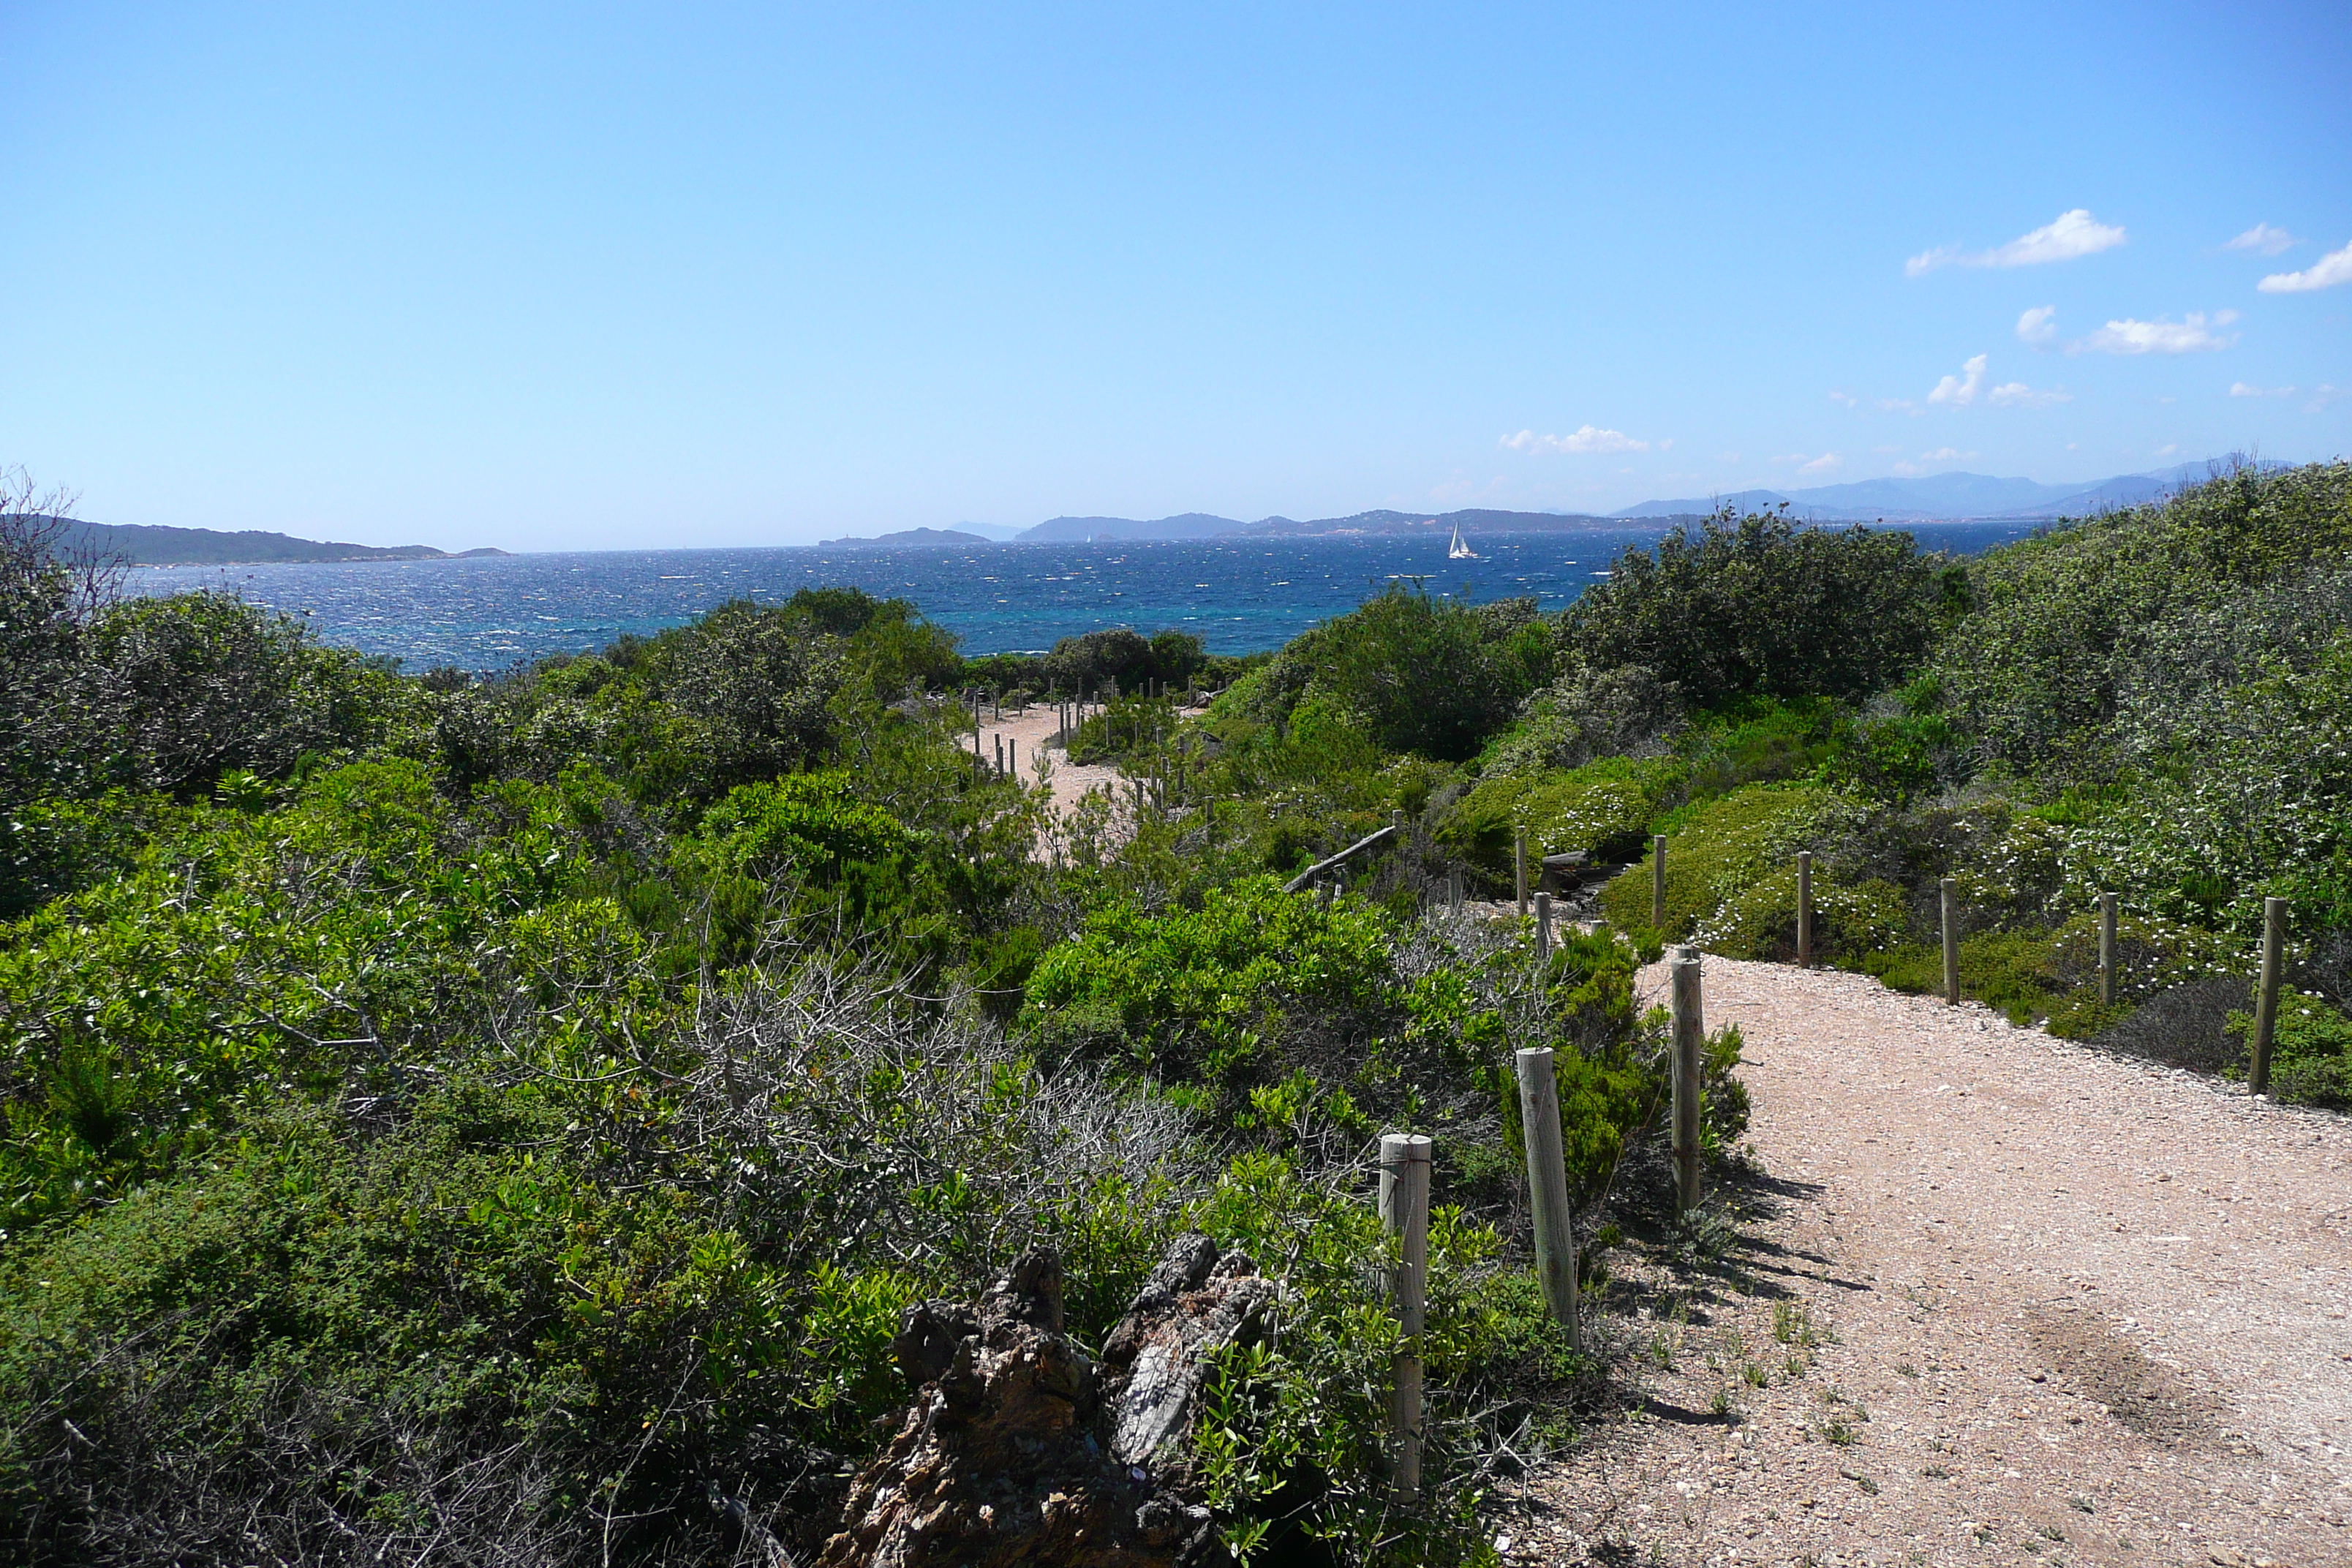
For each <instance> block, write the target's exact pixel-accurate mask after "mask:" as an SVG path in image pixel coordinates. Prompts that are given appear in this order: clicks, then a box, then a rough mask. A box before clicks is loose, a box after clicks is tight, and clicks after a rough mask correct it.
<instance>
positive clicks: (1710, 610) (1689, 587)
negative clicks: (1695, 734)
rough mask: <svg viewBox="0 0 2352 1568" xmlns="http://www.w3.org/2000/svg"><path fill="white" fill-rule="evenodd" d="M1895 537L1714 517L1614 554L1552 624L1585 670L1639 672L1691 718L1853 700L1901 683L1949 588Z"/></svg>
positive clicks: (1928, 560)
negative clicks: (1750, 701) (1726, 707)
mask: <svg viewBox="0 0 2352 1568" xmlns="http://www.w3.org/2000/svg"><path fill="white" fill-rule="evenodd" d="M1945 570H1946V568H1944V567H1942V566H1941V565H1940V564H1939V563H1938V562H1937V560H1935V559H1934V558H1932V557H1927V556H1923V555H1921V554H1919V553H1918V551H1917V548H1916V544H1915V543H1914V542H1913V540H1912V537H1911V535H1909V534H1907V533H1893V532H1874V531H1871V530H1868V529H1864V528H1853V529H1848V530H1843V531H1835V530H1829V529H1799V528H1798V527H1797V526H1796V525H1795V524H1793V523H1791V522H1790V521H1788V520H1787V519H1786V518H1785V517H1779V516H1769V517H1768V516H1759V515H1750V516H1748V517H1743V518H1739V519H1738V520H1736V521H1735V520H1734V519H1733V517H1732V516H1731V514H1730V512H1729V511H1728V510H1727V511H1725V512H1723V513H1721V514H1719V515H1718V516H1717V517H1714V518H1710V519H1708V520H1707V521H1706V523H1705V524H1704V525H1703V526H1702V527H1700V528H1697V529H1694V530H1689V531H1683V532H1676V533H1670V534H1668V535H1667V536H1666V537H1665V538H1664V539H1663V540H1661V541H1659V542H1658V544H1657V546H1656V548H1655V550H1654V551H1652V550H1644V549H1641V548H1638V547H1635V548H1630V549H1628V550H1627V551H1626V552H1624V553H1623V554H1622V555H1621V556H1619V557H1618V559H1617V561H1616V562H1615V563H1614V570H1613V571H1612V574H1611V576H1610V578H1609V580H1608V581H1607V582H1605V583H1601V584H1595V585H1593V586H1592V587H1590V588H1587V589H1586V590H1585V591H1584V593H1583V594H1582V595H1580V596H1579V597H1578V599H1577V601H1576V602H1575V603H1574V604H1573V605H1570V606H1569V609H1568V612H1567V615H1566V616H1565V627H1566V636H1567V637H1568V640H1569V643H1570V647H1573V648H1574V649H1575V650H1576V651H1577V653H1578V654H1579V655H1580V656H1581V658H1583V660H1584V662H1585V663H1586V664H1587V665H1589V666H1591V668H1596V669H1607V668H1614V667H1617V666H1620V665H1640V666H1643V667H1644V668H1648V669H1651V670H1654V671H1655V672H1656V673H1657V676H1658V678H1659V679H1662V680H1665V681H1670V682H1672V683H1673V684H1674V685H1675V687H1677V688H1679V689H1680V690H1681V692H1682V694H1683V697H1684V698H1685V700H1687V701H1689V702H1691V703H1693V704H1695V705H1696V706H1699V707H1703V708H1711V707H1715V706H1717V705H1718V704H1721V703H1724V702H1727V701H1730V700H1737V699H1739V698H1743V697H1777V698H1782V699H1800V698H1818V697H1833V698H1844V699H1848V700H1852V699H1855V698H1860V697H1865V696H1868V695H1869V694H1870V693H1871V692H1873V691H1876V690H1878V689H1881V688H1883V687H1885V686H1887V685H1890V684H1892V683H1893V682H1895V680H1898V679H1902V678H1903V677H1904V676H1905V675H1906V674H1907V673H1909V671H1910V670H1911V669H1912V668H1913V667H1914V666H1916V664H1917V663H1918V662H1919V660H1920V659H1921V658H1923V657H1924V656H1925V655H1926V653H1927V648H1928V645H1929V642H1930V639H1931V637H1933V635H1934V632H1935V627H1936V623H1937V612H1938V609H1939V607H1940V606H1941V605H1942V604H1943V602H1944V600H1945V598H1946V597H1947V595H1949V594H1950V593H1952V592H1953V591H1954V585H1951V584H1947V583H1946V581H1945V580H1944V576H1943V573H1944V571H1945Z"/></svg>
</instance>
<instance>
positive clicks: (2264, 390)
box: [2230, 381, 2295, 397]
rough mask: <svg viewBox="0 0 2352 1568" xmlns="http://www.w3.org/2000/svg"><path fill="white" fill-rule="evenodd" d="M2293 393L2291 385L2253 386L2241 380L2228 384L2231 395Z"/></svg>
mask: <svg viewBox="0 0 2352 1568" xmlns="http://www.w3.org/2000/svg"><path fill="white" fill-rule="evenodd" d="M2294 393H2295V389H2294V387H2292V386H2254V385H2251V384H2248V383H2246V382H2242V381H2233V382H2231V384H2230V395H2231V396H2232V397H2293V396H2294Z"/></svg>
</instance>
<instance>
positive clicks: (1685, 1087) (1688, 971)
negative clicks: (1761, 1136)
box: [1669, 947, 1706, 1214]
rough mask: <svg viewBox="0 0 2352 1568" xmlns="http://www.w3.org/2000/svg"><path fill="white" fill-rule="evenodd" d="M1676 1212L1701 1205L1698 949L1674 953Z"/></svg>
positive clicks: (1702, 1025)
mask: <svg viewBox="0 0 2352 1568" xmlns="http://www.w3.org/2000/svg"><path fill="white" fill-rule="evenodd" d="M1669 968H1670V971H1671V973H1673V975H1674V1020H1675V1213H1677V1214H1688V1213H1689V1212H1690V1211H1691V1210H1693V1209H1695V1208H1696V1207H1698V1201H1699V1167H1698V1160H1699V1147H1698V1111H1699V1103H1698V1101H1699V1058H1700V1055H1701V1053H1702V1049H1703V1047H1704V1045H1705V1042H1706V1018H1705V1014H1704V1010H1703V1007H1702V1005H1701V1000H1700V994H1699V973H1698V949H1696V948H1695V947H1682V948H1676V949H1675V961H1674V963H1672V964H1671V965H1670V966H1669Z"/></svg>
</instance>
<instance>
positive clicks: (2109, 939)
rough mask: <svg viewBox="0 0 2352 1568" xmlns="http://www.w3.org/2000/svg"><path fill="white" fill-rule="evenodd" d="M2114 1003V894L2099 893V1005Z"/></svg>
mask: <svg viewBox="0 0 2352 1568" xmlns="http://www.w3.org/2000/svg"><path fill="white" fill-rule="evenodd" d="M2099 1005H2100V1006H2102V1007H2112V1006H2114V1005H2116V896H2115V895H2114V894H2113V893H2101V894H2100V895H2099Z"/></svg>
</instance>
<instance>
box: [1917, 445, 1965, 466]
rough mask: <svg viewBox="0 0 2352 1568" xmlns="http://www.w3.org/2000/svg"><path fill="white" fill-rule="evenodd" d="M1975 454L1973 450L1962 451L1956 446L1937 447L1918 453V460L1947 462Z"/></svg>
mask: <svg viewBox="0 0 2352 1568" xmlns="http://www.w3.org/2000/svg"><path fill="white" fill-rule="evenodd" d="M1975 456H1976V454H1975V453H1974V452H1963V451H1961V450H1960V449H1959V448H1958V447H1937V448H1936V449H1935V450H1934V451H1932V452H1922V453H1920V454H1919V460H1920V461H1921V462H1923V463H1948V462H1950V461H1952V460H1953V459H1954V458H1973V457H1975Z"/></svg>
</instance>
